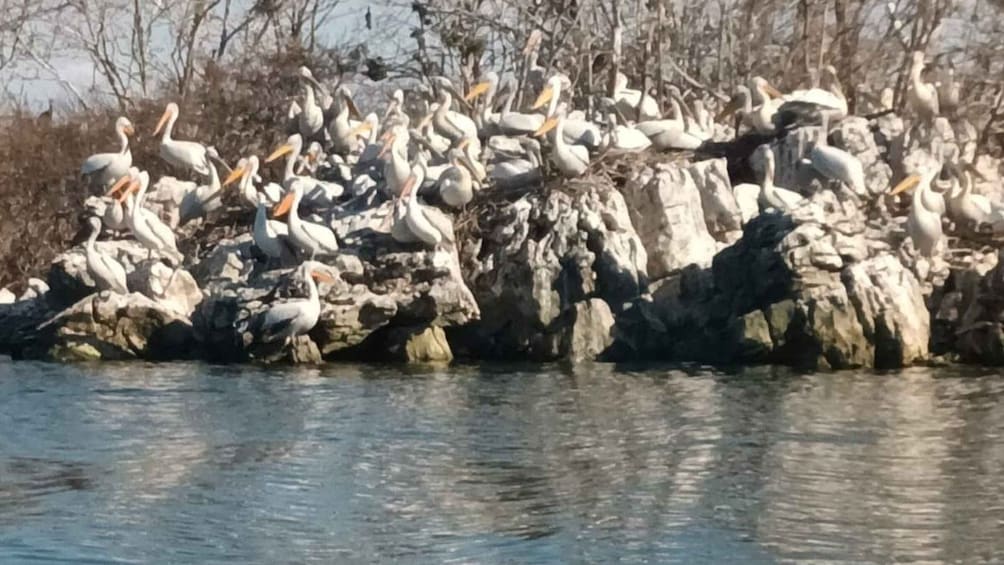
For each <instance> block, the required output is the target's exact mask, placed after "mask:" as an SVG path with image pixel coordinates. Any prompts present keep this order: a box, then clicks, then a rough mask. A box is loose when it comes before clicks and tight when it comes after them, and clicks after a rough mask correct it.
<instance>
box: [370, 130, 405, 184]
mask: <svg viewBox="0 0 1004 565" xmlns="http://www.w3.org/2000/svg"><path fill="white" fill-rule="evenodd" d="M384 138H385V139H384V145H383V149H382V150H381V151H380V154H379V155H378V156H379V157H384V156H387V159H386V161H384V166H383V178H384V182H385V183H386V185H387V192H389V193H390V194H391V195H392V196H399V195H400V194H401V191H402V190H403V189H404V183H405V181H406V180H408V177H409V176H411V165H409V164H408V139H409V135H408V129H407V128H405V127H404V126H396V127H394V128H393V129H392V130H390V131H389V132H388V133H387V134H385V135H384Z"/></svg>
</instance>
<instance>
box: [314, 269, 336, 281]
mask: <svg viewBox="0 0 1004 565" xmlns="http://www.w3.org/2000/svg"><path fill="white" fill-rule="evenodd" d="M310 276H311V277H313V278H314V280H315V281H317V282H326V283H333V282H335V279H334V277H332V276H331V275H329V274H328V273H322V272H321V271H311V272H310Z"/></svg>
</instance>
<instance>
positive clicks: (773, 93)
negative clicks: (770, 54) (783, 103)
mask: <svg viewBox="0 0 1004 565" xmlns="http://www.w3.org/2000/svg"><path fill="white" fill-rule="evenodd" d="M752 83H753V90H755V91H757V92H759V93H761V94H763V95H764V98H778V97H780V96H782V94H781V91H780V90H778V89H776V88H774V87H773V86H771V84H770V83H769V82H767V79H765V78H763V77H761V76H755V77H753V80H752Z"/></svg>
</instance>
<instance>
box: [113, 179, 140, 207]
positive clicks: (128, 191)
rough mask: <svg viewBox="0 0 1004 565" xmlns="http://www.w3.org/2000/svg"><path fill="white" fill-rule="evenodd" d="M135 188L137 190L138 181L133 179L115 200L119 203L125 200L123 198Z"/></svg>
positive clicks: (134, 190)
mask: <svg viewBox="0 0 1004 565" xmlns="http://www.w3.org/2000/svg"><path fill="white" fill-rule="evenodd" d="M137 190H139V181H138V180H134V181H132V183H130V184H129V187H128V188H126V189H125V190H123V191H122V194H120V195H119V197H118V198H116V201H118V203H119V204H121V203H123V202H125V199H126V198H128V197H129V195H130V194H132V193H133V192H136V191H137Z"/></svg>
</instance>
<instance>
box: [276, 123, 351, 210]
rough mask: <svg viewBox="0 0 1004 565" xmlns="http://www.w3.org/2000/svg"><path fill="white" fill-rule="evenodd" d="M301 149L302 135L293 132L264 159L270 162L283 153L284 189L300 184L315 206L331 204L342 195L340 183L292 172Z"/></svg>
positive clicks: (342, 189) (307, 197)
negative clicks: (284, 165)
mask: <svg viewBox="0 0 1004 565" xmlns="http://www.w3.org/2000/svg"><path fill="white" fill-rule="evenodd" d="M302 150H303V137H301V136H300V134H293V135H291V136H289V137H288V138H287V139H286V143H283V144H282V145H280V146H279V147H277V148H276V150H275V151H273V152H272V153H271V154H270V155H269V156H268V157H267V158H266V159H265V162H266V163H271V162H272V161H275V160H276V159H278V158H279V157H282V156H283V155H285V156H286V168H285V169H284V171H283V175H282V185H283V186H284V187H285V188H286V190H287V191H288V190H290V189H291V188H293V186H301V185H302V189H303V194H304V196H305V197H306V199H307V200H308V201H309V202H310V203H311V204H312V205H315V206H331V205H333V204H334V203H335V200H337V199H338V197H339V196H341V195H342V192H344V191H345V189H344V188H343V187H342V185H340V184H338V183H334V182H327V181H322V180H318V179H315V178H313V177H307V176H300V175H297V174H296V173H295V172H294V168H295V167H296V160H297V158H298V157H299V156H300V152H301V151H302Z"/></svg>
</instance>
